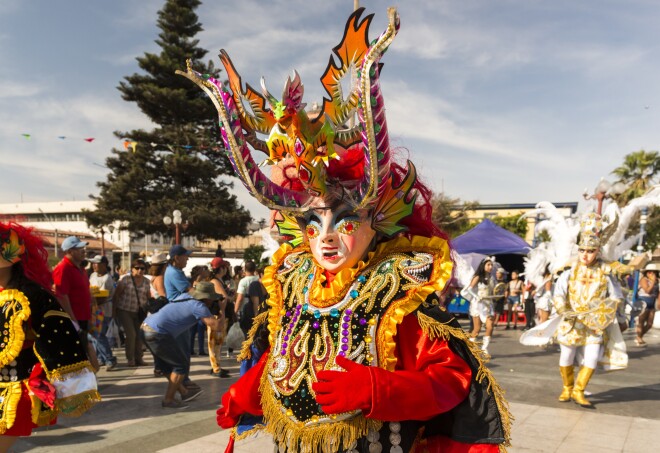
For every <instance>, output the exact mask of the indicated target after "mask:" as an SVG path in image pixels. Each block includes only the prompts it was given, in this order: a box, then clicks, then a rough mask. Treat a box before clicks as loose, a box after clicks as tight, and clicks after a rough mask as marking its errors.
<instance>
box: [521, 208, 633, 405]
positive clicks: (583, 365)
mask: <svg viewBox="0 0 660 453" xmlns="http://www.w3.org/2000/svg"><path fill="white" fill-rule="evenodd" d="M616 227H617V221H616V220H615V221H614V222H612V223H611V224H610V225H609V226H608V227H607V228H605V229H603V223H602V220H601V218H600V216H599V215H598V214H595V213H588V214H587V215H585V216H584V217H583V219H582V221H581V222H580V225H579V235H578V240H577V247H578V250H577V253H578V259H577V262H576V263H575V264H573V265H572V266H570V267H569V268H568V269H566V270H565V271H563V273H562V274H561V276H560V277H559V278H558V280H557V281H556V283H555V286H554V289H553V304H554V308H555V310H556V311H557V314H558V315H559V316H557V317H555V318H552V319H550V320H548V321H547V322H545V323H543V324H541V325H539V326H537V327H536V328H534V329H531V330H529V331H528V332H526V333H525V334H524V335H523V336H522V337H521V340H520V341H521V343H523V344H527V345H534V344H545V343H547V341H548V340H549V339H550V338H552V337H553V336H556V339H557V342H558V343H559V345H560V348H561V355H560V358H559V370H560V373H561V376H562V382H563V385H564V387H563V390H562V393H561V395H560V396H559V401H563V402H565V401H570V400H573V401H575V402H576V403H577V404H579V405H581V406H584V407H589V406H591V403H590V402H589V401H588V400H587V399H586V398H585V397H584V389H585V387H586V386H587V384H588V383H589V380H590V379H591V376H592V375H593V373H594V370H595V369H596V367H597V366H602V367H603V368H604V369H606V370H617V369H623V368H625V367H626V366H627V363H628V356H627V354H626V347H625V343H624V342H623V337H622V336H621V331H620V329H619V325H618V323H617V322H616V320H617V311H618V310H621V309H622V304H623V296H622V294H621V287H620V286H619V283H618V281H617V278H616V272H615V270H614V269H613V267H612V266H611V265H610V264H607V263H605V262H603V261H602V260H601V258H600V257H599V256H598V255H599V253H600V248H601V245H603V244H605V243H607V240H608V238H609V237H610V236H611V235H612V233H613V232H614V230H615V229H616ZM553 266H554V267H555V268H559V266H557V265H556V264H554V265H553ZM575 362H577V363H578V364H579V365H580V371H579V373H578V375H577V377H575V375H574V363H575Z"/></svg>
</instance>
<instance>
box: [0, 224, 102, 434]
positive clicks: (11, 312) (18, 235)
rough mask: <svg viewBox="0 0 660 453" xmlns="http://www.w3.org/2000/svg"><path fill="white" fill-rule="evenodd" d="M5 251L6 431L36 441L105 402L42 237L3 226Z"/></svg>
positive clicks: (2, 423) (0, 299) (0, 422)
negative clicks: (57, 291) (56, 290)
mask: <svg viewBox="0 0 660 453" xmlns="http://www.w3.org/2000/svg"><path fill="white" fill-rule="evenodd" d="M0 249H1V253H0V277H1V278H2V279H3V280H5V281H6V282H5V283H2V284H0V306H1V307H2V310H0V323H2V324H3V325H4V329H5V330H4V331H3V333H4V335H3V337H2V343H0V348H1V350H0V433H1V434H3V435H7V436H28V435H30V433H31V431H32V429H33V428H34V427H37V426H44V425H48V424H52V423H54V422H55V419H56V417H57V415H58V414H64V415H71V416H77V415H80V414H82V413H83V412H85V411H86V410H87V409H88V408H89V407H91V406H92V405H93V404H94V403H96V402H97V401H100V396H99V394H98V392H97V387H96V377H95V375H94V372H93V369H92V367H91V365H90V363H89V361H88V360H87V355H86V353H85V351H84V350H83V348H82V346H81V344H80V340H79V338H78V335H77V333H76V329H75V328H74V325H73V323H72V322H71V320H70V318H69V316H68V315H67V314H66V313H65V312H64V311H63V310H62V308H61V307H60V305H59V303H58V302H57V300H56V299H55V296H54V295H53V294H52V293H51V292H50V290H48V289H47V288H49V287H50V286H51V285H52V279H51V274H50V271H49V269H48V267H47V264H46V258H47V256H48V255H47V253H46V251H45V250H44V248H43V246H42V245H41V239H39V238H37V237H36V236H34V235H33V234H32V232H31V230H28V229H26V228H24V227H22V226H20V225H18V224H14V223H9V224H6V223H0ZM0 281H2V280H0ZM3 286H4V287H3Z"/></svg>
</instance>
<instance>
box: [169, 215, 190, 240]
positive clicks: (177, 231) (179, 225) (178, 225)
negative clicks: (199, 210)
mask: <svg viewBox="0 0 660 453" xmlns="http://www.w3.org/2000/svg"><path fill="white" fill-rule="evenodd" d="M163 223H164V224H165V225H167V226H170V225H172V224H174V244H175V245H180V244H181V229H183V231H185V230H186V229H187V228H188V221H187V220H186V222H185V223H184V222H183V219H182V218H181V211H179V210H178V209H175V210H174V211H172V217H170V216H165V217H163Z"/></svg>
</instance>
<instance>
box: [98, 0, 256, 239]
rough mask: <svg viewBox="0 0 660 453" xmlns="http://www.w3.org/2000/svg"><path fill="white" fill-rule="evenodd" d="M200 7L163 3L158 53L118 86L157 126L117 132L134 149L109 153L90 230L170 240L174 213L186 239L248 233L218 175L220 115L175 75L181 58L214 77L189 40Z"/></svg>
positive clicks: (245, 217) (184, 0)
mask: <svg viewBox="0 0 660 453" xmlns="http://www.w3.org/2000/svg"><path fill="white" fill-rule="evenodd" d="M199 5H200V1H199V0H167V1H166V2H165V5H164V6H163V9H161V10H160V11H159V12H158V22H157V23H158V27H159V28H160V30H161V32H160V33H159V35H158V39H157V40H156V43H157V44H158V45H159V46H160V48H161V52H160V53H159V54H153V53H145V54H144V55H143V56H141V57H138V58H137V61H138V63H139V67H140V69H142V71H143V73H140V74H137V73H136V74H133V75H131V76H127V77H125V80H124V81H122V82H120V84H119V87H118V89H119V91H120V92H121V94H122V98H123V99H124V100H126V101H128V102H135V103H136V104H137V106H138V107H139V108H140V109H141V110H142V111H143V112H144V113H145V114H146V115H147V116H148V117H149V118H150V119H151V121H153V123H155V124H156V125H157V126H156V127H155V128H154V129H153V130H149V131H147V130H144V129H137V130H132V131H127V132H115V135H116V136H117V137H118V138H120V139H125V140H130V141H131V142H136V146H135V148H134V149H132V148H131V147H130V146H128V147H126V148H127V149H113V150H112V156H110V157H108V158H107V159H106V166H107V167H108V169H109V170H110V172H109V173H108V176H107V180H106V181H102V182H98V183H97V185H98V187H99V188H100V194H99V196H98V197H92V198H94V199H95V200H96V204H97V210H96V211H91V212H90V211H88V212H86V215H87V221H88V223H89V224H90V225H92V226H101V225H106V224H110V223H113V222H114V221H117V220H120V221H124V224H125V225H127V226H126V228H127V229H128V230H130V231H132V232H136V233H156V232H160V233H164V234H166V233H171V231H169V228H170V227H167V226H165V225H164V223H163V220H162V219H163V217H164V216H165V215H170V216H171V213H172V211H173V210H174V209H179V210H180V211H181V212H182V214H183V216H182V217H183V220H184V221H188V222H189V227H188V228H187V230H186V233H185V234H187V235H193V236H196V237H197V238H198V239H208V238H213V239H219V240H222V239H226V238H228V237H230V236H235V235H244V234H246V228H247V224H248V222H249V221H250V219H251V217H250V214H249V213H248V212H247V211H246V210H245V209H244V208H243V207H242V206H240V205H239V204H238V202H237V200H236V197H235V196H233V195H231V193H230V192H229V190H228V189H229V188H230V187H231V185H230V184H227V183H225V182H222V181H221V180H220V179H219V176H220V175H223V174H232V171H231V165H230V164H229V161H228V160H227V158H226V156H225V153H224V151H223V149H222V145H221V144H220V140H219V130H218V127H217V124H216V123H217V121H216V118H217V113H216V111H215V109H214V108H213V104H212V103H211V102H210V101H209V99H208V98H207V96H206V95H205V94H204V93H203V92H202V91H201V90H200V89H199V88H198V87H197V86H195V85H194V84H192V83H191V82H190V81H189V80H187V79H186V78H184V77H181V76H177V75H176V74H175V70H177V69H185V65H186V59H190V60H192V64H193V65H194V67H195V68H196V69H197V70H200V71H201V72H203V73H208V74H210V75H212V76H213V77H216V78H218V77H219V75H220V71H219V70H218V69H216V68H215V67H214V65H213V63H212V62H211V61H208V62H206V63H204V62H203V61H202V59H203V58H204V57H205V55H206V54H207V51H206V50H204V49H201V48H200V47H198V43H199V40H197V39H195V38H194V36H195V35H196V34H197V33H198V32H200V31H201V30H202V26H201V24H200V23H199V21H198V17H197V15H196V13H195V9H196V8H197V7H198V6H199Z"/></svg>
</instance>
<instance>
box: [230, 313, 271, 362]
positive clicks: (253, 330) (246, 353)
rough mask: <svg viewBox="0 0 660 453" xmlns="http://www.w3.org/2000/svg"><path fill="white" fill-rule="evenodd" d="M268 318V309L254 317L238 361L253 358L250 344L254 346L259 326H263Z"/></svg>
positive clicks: (237, 358)
mask: <svg viewBox="0 0 660 453" xmlns="http://www.w3.org/2000/svg"><path fill="white" fill-rule="evenodd" d="M267 319H268V312H267V311H265V312H263V313H260V314H259V315H257V316H255V317H254V320H253V321H252V327H250V330H249V331H248V334H247V338H246V339H245V341H244V342H243V345H242V346H241V352H240V353H239V354H238V356H237V357H236V361H238V362H242V361H243V360H250V359H251V358H252V351H251V350H250V346H252V342H253V341H254V337H255V336H256V335H257V331H258V330H259V327H261V325H262V324H263V323H264V322H266V320H267Z"/></svg>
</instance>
